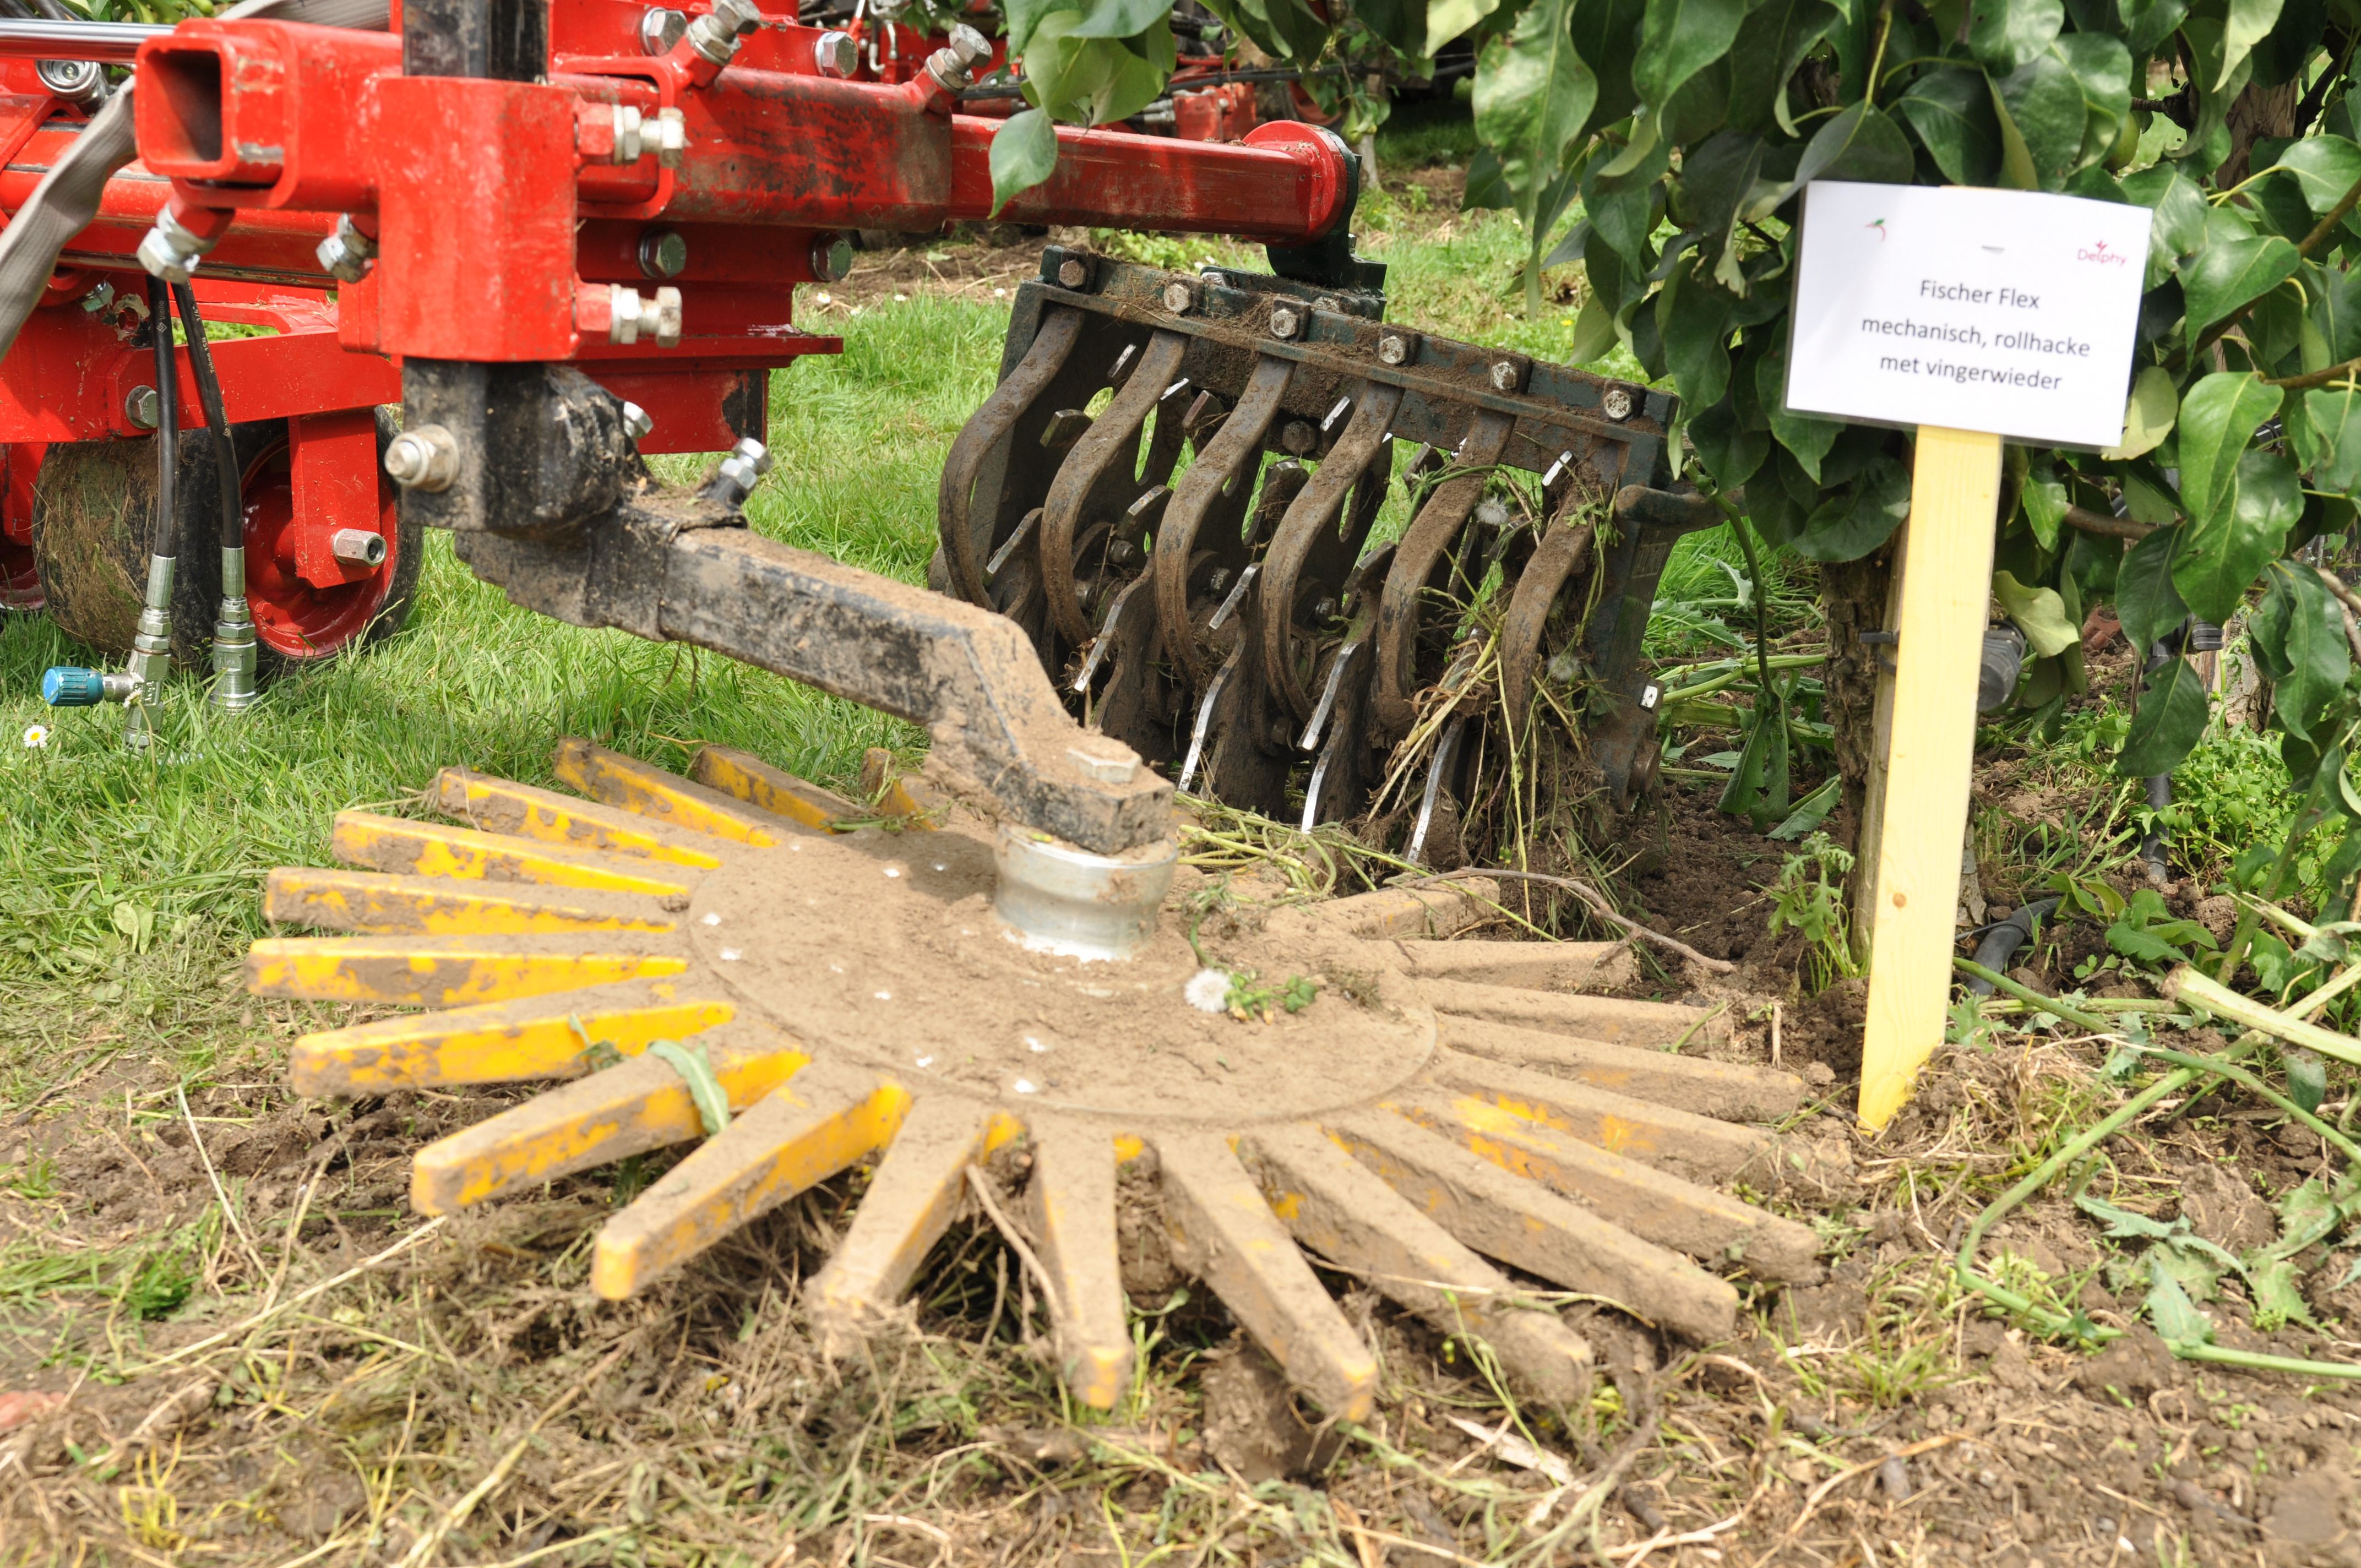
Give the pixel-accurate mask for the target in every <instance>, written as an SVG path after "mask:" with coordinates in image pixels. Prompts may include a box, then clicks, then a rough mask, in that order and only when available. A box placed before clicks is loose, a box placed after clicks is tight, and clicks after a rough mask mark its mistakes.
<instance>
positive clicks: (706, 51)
mask: <svg viewBox="0 0 2361 1568" xmlns="http://www.w3.org/2000/svg"><path fill="white" fill-rule="evenodd" d="M762 25H763V13H762V12H761V11H759V10H757V9H756V8H755V6H754V0H713V9H712V10H710V11H708V12H707V13H706V14H705V15H704V16H699V17H697V19H696V20H695V21H692V22H691V23H689V24H688V31H687V32H686V33H685V34H683V35H682V36H683V37H685V38H687V39H688V47H689V48H691V49H695V50H696V51H697V53H699V54H701V55H703V56H704V57H705V58H706V59H707V60H711V61H712V62H713V63H714V64H716V65H727V64H729V63H730V60H732V59H733V58H735V57H736V55H737V53H738V40H739V38H741V37H742V36H743V35H745V34H747V33H751V32H752V31H754V30H755V29H756V28H758V27H761V26H762Z"/></svg>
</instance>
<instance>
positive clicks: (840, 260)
mask: <svg viewBox="0 0 2361 1568" xmlns="http://www.w3.org/2000/svg"><path fill="white" fill-rule="evenodd" d="M811 269H812V278H813V280H815V281H817V282H821V283H840V282H842V281H843V280H845V279H847V278H850V277H851V276H852V241H851V240H849V239H847V238H846V237H845V236H842V235H840V234H824V235H821V236H819V237H818V239H815V240H813V241H812V248H811Z"/></svg>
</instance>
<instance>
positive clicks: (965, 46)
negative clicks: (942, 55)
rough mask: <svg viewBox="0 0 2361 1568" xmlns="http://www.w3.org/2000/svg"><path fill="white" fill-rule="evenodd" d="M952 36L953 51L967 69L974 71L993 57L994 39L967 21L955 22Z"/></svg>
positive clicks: (952, 27)
mask: <svg viewBox="0 0 2361 1568" xmlns="http://www.w3.org/2000/svg"><path fill="white" fill-rule="evenodd" d="M950 44H951V52H952V53H953V54H955V55H957V56H959V62H960V64H961V66H962V67H964V68H965V69H967V70H969V71H973V70H974V69H975V68H976V67H977V66H979V65H981V64H983V62H984V61H985V60H990V59H991V58H992V40H991V39H990V38H985V37H984V36H983V34H982V33H980V32H977V31H976V30H975V29H974V28H973V27H969V26H968V25H967V24H966V23H965V22H955V23H953V24H952V25H951V30H950Z"/></svg>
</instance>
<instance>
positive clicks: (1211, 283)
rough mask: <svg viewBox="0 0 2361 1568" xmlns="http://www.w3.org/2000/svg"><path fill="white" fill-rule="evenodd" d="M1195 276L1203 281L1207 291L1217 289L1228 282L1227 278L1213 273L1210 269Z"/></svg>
mask: <svg viewBox="0 0 2361 1568" xmlns="http://www.w3.org/2000/svg"><path fill="white" fill-rule="evenodd" d="M1197 276H1199V277H1200V278H1202V279H1203V280H1205V287H1207V288H1209V289H1218V288H1220V287H1222V286H1223V285H1224V284H1225V283H1227V282H1228V281H1229V279H1228V277H1226V276H1225V275H1224V274H1223V273H1220V272H1216V271H1214V270H1213V269H1212V268H1210V267H1209V268H1207V269H1204V270H1203V271H1202V272H1200V273H1198V274H1197Z"/></svg>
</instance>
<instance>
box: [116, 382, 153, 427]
mask: <svg viewBox="0 0 2361 1568" xmlns="http://www.w3.org/2000/svg"><path fill="white" fill-rule="evenodd" d="M158 410H159V402H158V400H157V397H156V389H155V388H153V387H134V388H132V389H131V391H130V394H129V395H128V396H127V397H126V398H125V399H124V400H123V417H124V418H126V419H127V420H129V421H130V422H132V424H133V425H135V426H136V427H137V428H138V429H140V430H153V429H155V428H156V422H157V420H158V418H159V417H160V416H159V411H158Z"/></svg>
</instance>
